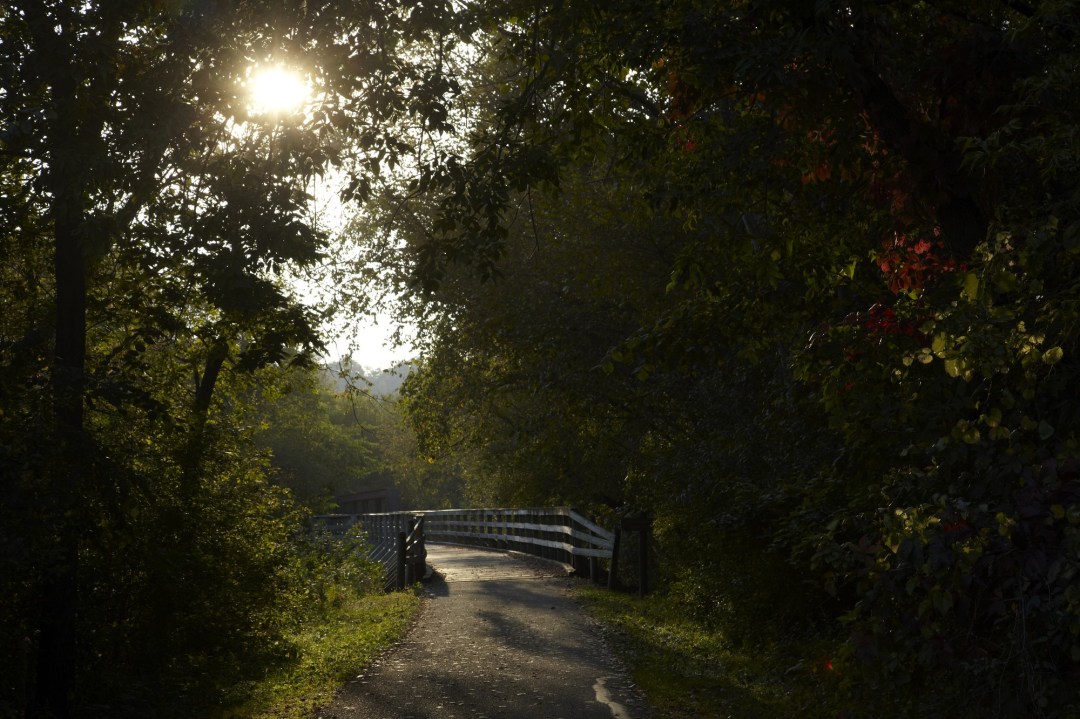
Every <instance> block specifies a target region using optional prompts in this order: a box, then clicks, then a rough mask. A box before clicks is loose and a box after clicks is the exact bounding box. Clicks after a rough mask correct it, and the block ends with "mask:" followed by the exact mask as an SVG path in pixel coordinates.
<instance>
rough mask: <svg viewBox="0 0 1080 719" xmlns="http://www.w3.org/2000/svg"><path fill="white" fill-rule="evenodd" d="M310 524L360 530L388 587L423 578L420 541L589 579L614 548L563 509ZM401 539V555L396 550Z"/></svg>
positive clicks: (321, 519) (394, 515)
mask: <svg viewBox="0 0 1080 719" xmlns="http://www.w3.org/2000/svg"><path fill="white" fill-rule="evenodd" d="M315 519H316V521H317V523H318V524H320V525H321V526H323V527H325V528H326V529H328V530H329V531H331V532H333V533H335V534H340V535H344V533H345V532H346V531H348V529H349V528H351V527H352V526H353V525H355V524H360V525H362V526H363V528H364V531H365V532H366V533H367V537H368V542H369V544H370V545H371V548H372V549H371V557H372V558H373V559H376V560H378V561H380V562H382V564H383V566H384V567H386V569H387V587H388V588H393V587H395V586H396V587H399V588H400V587H404V586H406V585H408V584H411V583H412V582H414V581H416V580H418V579H419V578H420V576H422V573H423V561H424V557H425V556H426V550H425V549H424V542H425V541H430V542H436V543H445V544H462V545H467V546H474V547H486V548H490V549H504V550H511V551H518V552H523V553H526V554H531V555H534V556H538V557H542V558H544V559H549V560H553V561H557V562H561V563H562V564H565V565H568V566H570V567H571V568H573V569H574V570H575V571H577V572H579V573H581V574H587V575H588V576H589V577H591V578H594V579H595V578H597V576H598V567H597V560H610V559H611V558H612V552H613V550H614V545H615V534H614V533H612V532H609V531H608V530H606V529H604V528H603V527H600V526H598V525H597V524H595V523H594V522H591V521H589V520H588V519H586V518H585V517H583V516H582V515H581V514H579V513H578V512H576V511H574V510H573V509H569V508H567V507H556V508H528V509H509V508H499V509H439V510H424V511H417V512H391V513H385V514H335V515H321V516H318V517H316V518H315ZM417 527H418V528H419V531H418V532H415V529H416V528H417ZM414 532H415V534H414ZM402 534H404V535H405V541H406V545H405V549H404V550H403V549H401V547H400V546H399V541H400V539H401V538H400V536H399V535H402ZM410 537H411V539H410ZM402 558H403V559H402ZM402 561H404V563H405V566H404V568H402V567H401V563H402Z"/></svg>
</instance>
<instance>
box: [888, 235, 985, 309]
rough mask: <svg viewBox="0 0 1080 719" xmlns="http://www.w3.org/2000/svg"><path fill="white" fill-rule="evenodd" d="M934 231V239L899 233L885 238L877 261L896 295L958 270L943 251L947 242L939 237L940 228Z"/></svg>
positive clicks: (919, 288) (890, 288) (916, 290)
mask: <svg viewBox="0 0 1080 719" xmlns="http://www.w3.org/2000/svg"><path fill="white" fill-rule="evenodd" d="M933 234H934V239H930V238H928V237H912V236H909V235H906V234H903V233H899V232H898V233H896V234H895V235H893V237H892V238H891V239H886V240H883V241H882V243H881V246H882V252H881V253H879V254H878V255H877V257H875V260H874V261H875V262H876V263H877V266H878V269H880V270H881V273H882V274H883V275H884V276H885V280H886V283H887V284H888V286H889V290H890V291H891V292H892V293H893V294H901V293H911V292H919V291H920V290H922V289H923V288H925V287H926V285H927V284H929V283H930V282H932V281H933V280H935V279H937V278H938V277H940V276H941V275H944V274H948V273H950V272H955V271H956V270H957V263H956V260H954V259H953V258H951V257H949V258H945V257H943V256H942V254H941V253H942V252H943V251H944V250H945V243H944V242H942V241H941V240H939V239H937V237H938V236H939V235H940V230H938V229H937V228H934V233H933ZM960 269H964V268H963V267H961V268H960Z"/></svg>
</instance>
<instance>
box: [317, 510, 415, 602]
mask: <svg viewBox="0 0 1080 719" xmlns="http://www.w3.org/2000/svg"><path fill="white" fill-rule="evenodd" d="M313 519H314V521H315V524H316V526H318V527H320V528H322V529H325V530H326V531H328V532H330V533H331V534H333V535H335V536H338V537H344V536H345V534H346V533H347V532H348V531H349V530H350V529H352V528H353V527H354V526H356V525H357V524H359V525H360V526H361V527H362V528H363V530H364V534H365V539H366V541H367V544H368V557H370V558H371V559H372V560H374V561H376V562H378V563H379V564H381V565H382V566H383V581H384V587H385V589H386V590H387V591H391V590H393V589H404V588H405V587H407V586H409V585H411V584H413V583H415V582H418V581H420V579H421V578H422V577H423V576H424V560H425V559H426V558H427V550H426V545H425V543H424V517H423V514H422V513H420V512H386V513H381V514H322V515H317V516H315V517H313Z"/></svg>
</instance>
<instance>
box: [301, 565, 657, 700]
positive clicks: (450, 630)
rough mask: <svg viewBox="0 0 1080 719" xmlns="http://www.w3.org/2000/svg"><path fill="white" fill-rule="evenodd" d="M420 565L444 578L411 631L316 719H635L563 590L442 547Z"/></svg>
mask: <svg viewBox="0 0 1080 719" xmlns="http://www.w3.org/2000/svg"><path fill="white" fill-rule="evenodd" d="M428 562H429V563H430V564H431V565H432V566H433V567H434V568H435V570H436V571H437V572H438V573H439V574H441V575H442V576H443V580H437V581H436V582H433V583H432V585H431V586H430V587H429V589H428V592H427V594H428V597H427V599H426V600H425V607H424V610H423V612H422V613H421V616H420V619H419V621H418V623H417V625H416V626H415V627H414V628H413V629H412V631H411V632H410V633H409V636H408V637H407V638H406V640H405V641H404V642H403V643H402V644H400V645H399V646H397V647H395V648H394V649H393V650H391V651H390V652H389V653H388V654H387V655H386V656H384V657H383V658H382V660H381V661H380V662H378V663H377V664H376V665H375V666H373V667H371V668H369V669H368V671H367V673H366V674H365V675H363V676H362V677H360V678H358V679H357V680H355V681H353V682H351V683H350V684H348V685H347V686H346V687H345V688H344V689H343V690H342V691H341V693H340V694H339V695H338V697H337V698H336V700H335V701H334V702H333V703H332V704H331V705H330V706H327V707H325V708H324V709H322V710H321V711H319V712H318V713H317V714H316V718H317V719H428V718H429V717H430V718H432V719H434V718H435V717H438V718H439V719H454V718H457V719H466V718H467V719H496V718H497V717H501V718H506V719H511V718H513V719H645V717H646V716H647V714H648V712H647V710H646V708H645V707H646V705H645V703H644V701H643V700H642V698H641V696H640V695H639V693H638V692H637V691H636V689H635V688H634V687H633V686H632V684H631V682H630V681H629V679H627V677H626V675H625V674H624V673H623V672H622V671H621V670H620V669H619V668H618V666H617V664H616V662H615V661H614V659H613V658H612V656H611V654H610V653H609V652H608V650H607V648H606V647H605V646H604V645H603V643H602V642H601V641H600V639H599V638H598V637H597V636H596V633H595V630H594V627H593V625H592V624H591V623H590V622H589V621H588V620H587V619H586V617H585V616H584V614H583V613H582V610H581V609H580V607H578V605H577V604H576V603H575V602H574V600H573V599H572V598H571V597H570V596H569V586H568V583H569V581H570V580H567V579H565V578H559V577H558V576H557V572H554V571H552V570H551V569H550V568H549V567H543V566H541V564H540V563H537V562H533V561H524V560H522V559H521V558H518V557H515V556H513V555H508V554H504V553H498V552H487V551H483V550H476V549H464V548H459V547H449V546H445V545H441V546H440V545H429V546H428Z"/></svg>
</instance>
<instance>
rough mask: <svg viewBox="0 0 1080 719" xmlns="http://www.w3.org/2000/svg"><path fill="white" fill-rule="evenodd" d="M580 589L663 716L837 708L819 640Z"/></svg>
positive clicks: (652, 600) (830, 711) (677, 718)
mask: <svg viewBox="0 0 1080 719" xmlns="http://www.w3.org/2000/svg"><path fill="white" fill-rule="evenodd" d="M577 596H578V599H579V601H580V602H581V603H582V604H583V605H584V606H585V608H586V609H587V610H588V611H589V613H590V614H591V615H592V616H593V617H594V618H595V619H596V620H598V621H599V622H600V625H601V627H602V628H603V631H604V634H605V636H606V638H607V639H608V641H609V643H610V644H611V646H612V648H613V650H614V651H615V652H616V653H617V654H618V655H619V656H620V658H621V659H622V660H623V662H624V663H625V664H626V665H627V666H628V668H629V669H630V670H631V672H632V675H633V679H634V681H635V683H637V685H638V686H639V687H640V688H641V689H642V691H644V693H645V695H646V697H647V698H648V700H649V703H650V704H651V705H652V706H653V710H654V714H655V716H656V717H657V719H681V718H682V717H738V718H739V719H758V718H760V719H775V718H776V717H805V718H807V719H810V718H812V717H814V718H816V717H835V716H836V712H835V708H834V707H830V704H831V703H830V702H829V701H828V699H827V696H828V689H829V687H830V685H832V684H833V683H834V682H835V678H834V677H832V676H830V672H831V665H830V664H829V662H828V660H827V658H826V656H825V655H824V654H823V653H822V652H823V651H824V650H823V646H825V645H824V644H822V643H821V642H820V641H815V640H814V639H813V638H807V639H802V640H800V639H797V638H791V639H789V640H787V641H777V640H775V639H769V640H763V639H760V638H755V639H754V640H747V639H742V638H741V637H743V636H744V635H745V634H746V630H745V628H735V627H724V626H722V625H714V626H708V625H706V624H703V623H702V622H700V621H697V620H695V619H694V618H693V617H692V616H690V615H689V613H688V612H687V611H685V609H684V608H683V607H682V606H681V605H680V604H679V603H678V602H677V601H675V600H673V599H671V598H668V597H665V596H663V595H659V594H658V595H654V596H649V597H646V598H644V599H641V598H638V597H636V596H631V595H627V594H620V593H616V592H609V591H607V590H604V589H600V588H597V587H583V588H581V589H579V590H578V592H577ZM736 629H737V630H738V631H733V630H736ZM729 636H737V637H740V639H739V640H738V641H737V642H735V641H732V640H731V639H729ZM819 655H820V657H819Z"/></svg>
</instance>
